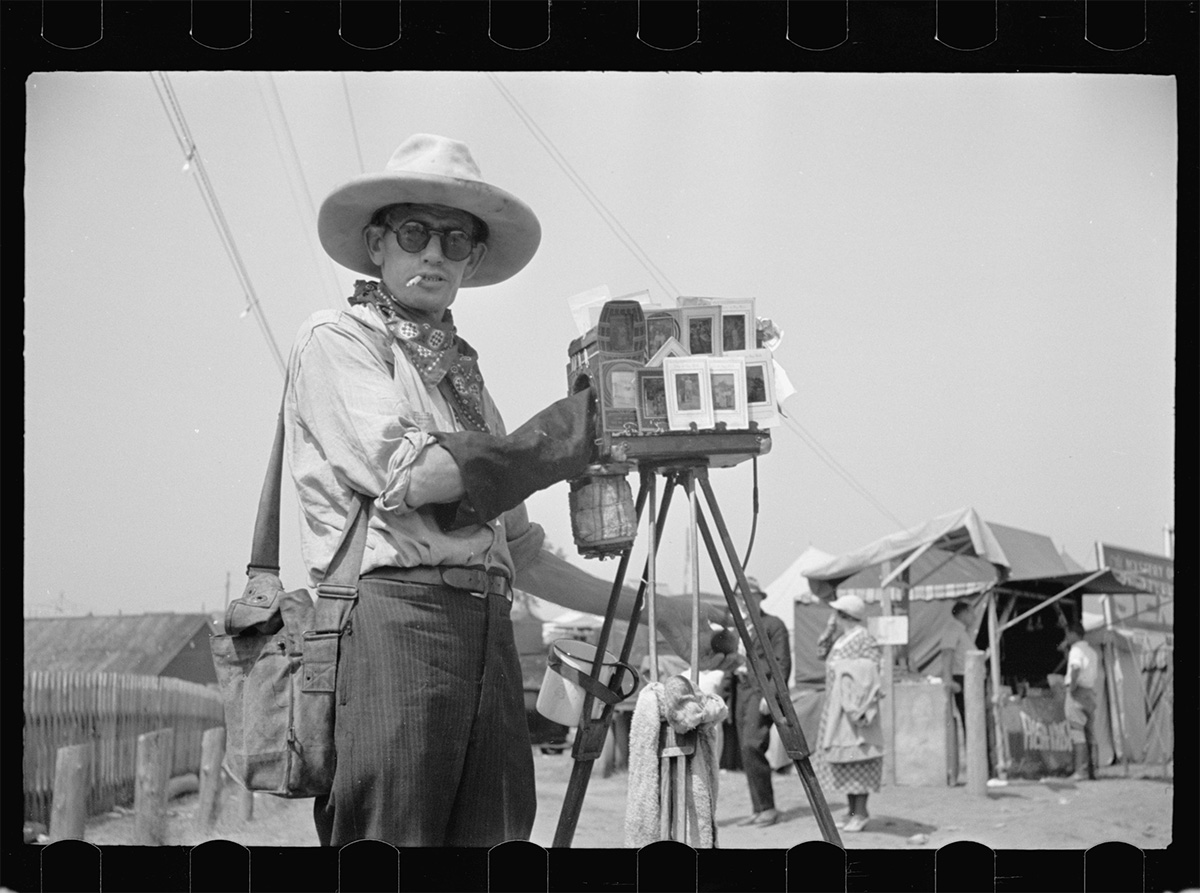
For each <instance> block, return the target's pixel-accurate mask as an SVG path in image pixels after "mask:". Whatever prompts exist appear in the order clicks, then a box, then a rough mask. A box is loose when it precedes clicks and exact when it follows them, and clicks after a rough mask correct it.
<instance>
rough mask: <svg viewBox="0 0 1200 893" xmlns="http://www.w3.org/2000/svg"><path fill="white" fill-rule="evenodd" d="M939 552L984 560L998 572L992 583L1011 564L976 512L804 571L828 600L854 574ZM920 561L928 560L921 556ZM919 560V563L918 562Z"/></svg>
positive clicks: (928, 524) (880, 541)
mask: <svg viewBox="0 0 1200 893" xmlns="http://www.w3.org/2000/svg"><path fill="white" fill-rule="evenodd" d="M930 549H937V550H940V551H943V552H947V553H950V554H951V555H955V554H957V555H959V556H968V557H975V558H979V559H983V561H985V562H986V563H987V565H991V566H992V567H993V568H995V570H994V571H993V572H992V575H991V576H992V579H997V578H1001V577H1004V576H1007V574H1008V568H1009V566H1010V562H1009V559H1008V556H1007V555H1006V554H1005V552H1004V549H1003V547H1001V545H1000V542H999V541H998V540H997V539H996V537H995V535H994V534H993V533H992V531H991V530H990V529H989V527H988V525H986V524H984V523H983V521H982V520H981V519H980V517H979V515H978V514H976V512H975V510H974V509H970V508H967V509H959V510H958V511H955V512H950V513H948V514H945V515H939V516H938V517H936V518H933V519H931V520H929V521H926V522H925V523H924V524H920V525H918V526H917V527H911V528H909V529H908V530H902V531H900V532H898V533H893V534H889V535H888V536H885V537H883V538H882V539H878V540H876V541H875V542H873V543H870V544H869V545H866V546H863V547H862V548H860V549H855V550H854V551H852V552H847V553H845V554H844V555H839V556H836V557H834V558H831V559H829V560H827V561H824V562H821V563H815V564H814V565H813V566H810V567H808V568H807V569H806V570H805V571H804V576H806V577H807V578H808V582H809V586H810V587H811V589H812V591H813V593H814V594H815V595H817V596H827V595H830V594H832V592H833V590H834V589H836V588H837V587H838V586H839V585H841V584H842V583H844V582H845V581H847V580H849V579H850V578H851V577H853V576H854V575H855V574H858V573H859V572H861V571H863V570H865V569H867V568H873V567H877V566H878V565H880V564H882V563H883V562H885V561H892V560H894V559H905V558H908V557H910V556H911V555H912V554H913V553H914V552H916V551H918V550H920V551H921V552H922V553H925V552H927V551H928V550H930ZM920 557H922V558H923V557H925V556H924V554H922V555H921V556H920ZM918 560H920V559H919V558H918Z"/></svg>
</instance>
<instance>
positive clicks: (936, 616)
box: [795, 509, 1131, 773]
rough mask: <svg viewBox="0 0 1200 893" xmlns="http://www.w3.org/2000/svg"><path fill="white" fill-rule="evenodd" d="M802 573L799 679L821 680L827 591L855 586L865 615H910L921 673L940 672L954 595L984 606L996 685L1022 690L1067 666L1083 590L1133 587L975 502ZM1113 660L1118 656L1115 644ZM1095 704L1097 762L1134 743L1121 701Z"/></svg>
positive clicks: (912, 664) (982, 633)
mask: <svg viewBox="0 0 1200 893" xmlns="http://www.w3.org/2000/svg"><path fill="white" fill-rule="evenodd" d="M1072 565H1074V566H1072ZM805 575H806V577H807V578H808V580H809V585H810V587H811V590H812V593H813V594H811V595H810V596H808V597H807V598H804V597H803V596H802V597H801V599H800V602H799V603H798V606H797V610H796V622H795V630H796V642H797V659H796V664H797V669H796V683H797V685H799V686H803V685H811V686H820V685H822V684H823V675H824V668H823V665H822V664H821V662H820V661H819V660H817V658H816V655H815V646H814V644H813V643H815V640H816V637H817V636H818V635H819V633H820V630H821V628H823V626H824V623H825V620H826V619H827V617H828V608H827V607H825V603H824V601H823V600H822V599H823V598H829V597H832V596H833V595H834V594H841V593H846V592H854V593H855V594H857V595H859V596H860V597H862V598H863V599H864V601H866V602H867V604H868V613H869V614H874V615H878V614H880V613H890V612H891V611H890V610H888V609H891V608H893V607H894V610H895V611H897V612H899V613H903V614H906V615H907V617H908V644H907V646H906V647H905V648H903V649H901V651H900V658H901V660H900V664H901V666H902V669H905V670H907V671H909V672H912V673H915V674H929V675H938V674H939V672H940V650H941V643H942V640H943V635H944V633H945V631H946V629H947V627H948V624H950V623H953V622H955V621H953V620H952V615H951V613H950V609H951V607H952V605H953V603H954V602H955V601H958V600H963V601H967V602H970V603H972V604H974V605H976V606H980V607H983V608H984V609H985V610H984V611H980V610H976V611H975V612H973V613H974V620H975V626H974V628H973V629H972V630H971V633H972V634H973V635H974V636H975V637H976V642H977V645H978V646H979V647H980V648H981V649H982V650H985V651H987V652H988V654H989V669H990V677H991V678H990V683H991V689H992V691H993V692H1000V691H1002V690H1003V688H1002V687H1004V686H1007V688H1008V689H1010V690H1017V691H1019V692H1021V693H1024V692H1025V691H1027V690H1028V688H1029V686H1030V683H1031V682H1032V683H1033V684H1034V685H1035V686H1036V685H1038V684H1042V685H1044V684H1045V681H1046V680H1047V679H1048V678H1049V677H1050V676H1052V675H1053V674H1055V673H1061V672H1062V666H1063V665H1064V664H1065V655H1063V654H1062V652H1061V651H1060V650H1059V649H1058V645H1059V643H1060V642H1061V640H1062V628H1061V623H1060V621H1061V620H1063V619H1076V618H1081V617H1082V606H1083V597H1084V595H1086V594H1093V595H1108V594H1113V593H1126V592H1129V591H1130V589H1129V586H1128V585H1127V584H1124V583H1122V582H1121V581H1120V580H1118V579H1117V578H1116V577H1115V576H1114V575H1113V574H1112V572H1111V571H1109V570H1108V569H1105V568H1102V569H1100V570H1097V571H1087V570H1084V569H1082V568H1080V567H1079V566H1078V565H1077V564H1075V563H1074V562H1072V564H1071V565H1069V564H1068V563H1067V562H1066V561H1065V560H1064V559H1063V556H1062V555H1061V554H1060V553H1059V551H1058V550H1057V549H1056V548H1055V547H1054V544H1053V543H1052V542H1051V540H1050V538H1049V537H1046V536H1044V535H1041V534H1036V533H1031V532H1029V531H1024V530H1020V529H1018V528H1013V527H1006V526H1004V525H1000V524H994V523H985V522H984V521H982V519H980V518H979V516H978V514H977V513H976V512H975V511H974V510H972V509H961V510H959V511H956V512H951V513H949V514H946V515H942V516H939V517H937V518H934V519H932V520H930V521H928V522H926V523H925V524H922V525H919V526H918V527H914V528H911V529H909V530H905V531H900V532H899V533H895V534H891V535H889V536H887V537H884V538H882V539H880V540H878V541H876V542H874V543H871V544H869V545H867V546H865V547H863V548H860V549H857V550H854V551H853V552H850V553H846V554H844V555H840V556H836V557H834V558H832V559H830V560H828V561H825V562H822V563H820V564H816V565H814V566H810V567H809V568H807V570H806V574H805ZM889 603H892V604H889ZM802 606H807V607H802ZM985 614H986V622H985ZM1110 662H1112V663H1115V662H1116V657H1115V652H1114V656H1113V657H1110ZM1110 677H1111V674H1110ZM1114 693H1115V689H1114ZM1107 694H1108V690H1107V689H1106V691H1105V696H1106V697H1107ZM992 706H993V710H992V731H993V732H994V738H996V739H998V740H1000V741H1001V742H1002V744H1001V747H1000V752H999V753H998V760H999V768H1000V771H1001V773H1003V771H1004V769H1005V768H1006V765H1007V758H1006V755H1005V753H1004V748H1005V746H1006V745H1005V744H1004V743H1003V742H1004V741H1005V740H1006V739H1007V738H1008V737H1009V736H1010V734H1009V733H1007V732H1004V730H1003V728H1002V722H1001V715H1000V710H998V709H996V707H997V702H996V701H995V700H993V702H992ZM1098 712H1105V713H1106V715H1111V717H1112V719H1113V720H1114V722H1112V723H1110V724H1109V727H1108V728H1105V729H1104V735H1105V736H1107V737H1108V742H1107V745H1106V744H1105V743H1104V739H1103V738H1102V739H1101V747H1100V751H1101V760H1102V761H1104V760H1105V759H1106V758H1107V759H1108V760H1111V757H1112V755H1113V754H1114V753H1116V752H1119V751H1122V750H1124V751H1128V750H1130V748H1129V746H1128V741H1126V740H1125V736H1126V735H1127V734H1128V731H1127V730H1126V729H1123V728H1121V727H1120V726H1121V723H1120V717H1119V714H1120V709H1119V708H1117V707H1114V709H1111V710H1110V709H1109V704H1108V702H1107V700H1105V702H1104V704H1103V706H1102V707H1101V709H1100V710H1099V711H1098ZM1127 725H1131V724H1127Z"/></svg>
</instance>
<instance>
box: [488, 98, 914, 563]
mask: <svg viewBox="0 0 1200 893" xmlns="http://www.w3.org/2000/svg"><path fill="white" fill-rule="evenodd" d="M488 77H489V79H490V80H491V82H492V84H493V85H494V86H495V87H496V89H497V91H499V93H500V95H501V96H502V97H503V98H504V100H505V102H507V103H508V105H509V106H510V107H511V108H512V110H513V112H514V113H515V114H516V116H517V118H518V119H519V120H520V121H521V123H522V124H524V125H525V127H526V129H527V130H528V131H529V132H530V133H531V134H532V135H533V138H534V139H535V140H537V142H538V143H539V144H540V145H541V146H542V148H543V149H545V150H546V152H547V154H549V156H550V158H551V159H552V160H553V161H554V163H555V164H556V165H558V167H559V169H561V170H562V171H563V173H564V174H566V175H567V178H568V179H569V180H570V181H571V183H572V184H573V185H574V186H575V188H576V189H578V190H579V192H580V193H581V194H582V195H583V197H584V199H586V200H587V202H588V204H590V205H591V206H592V208H593V209H594V210H595V211H596V213H597V214H599V215H600V218H601V220H602V221H603V222H604V223H605V225H606V226H608V228H609V230H611V231H612V233H613V235H615V236H616V237H617V240H618V241H619V242H621V244H622V245H624V246H625V247H626V248H627V249H628V250H629V252H630V253H631V254H632V255H633V256H634V259H635V260H637V261H638V263H640V264H641V265H642V266H643V267H644V268H645V269H646V271H647V272H649V273H650V275H651V277H652V278H654V280H655V281H656V282H657V283H658V284H659V286H660V287H662V288H663V289H664V290H665V291H667V292H668V294H673V295H676V296H677V295H678V294H679V290H678V289H676V288H675V286H674V285H673V284H671V281H670V279H669V277H668V276H667V275H666V273H664V272H663V271H662V270H661V269H659V267H658V265H657V264H655V263H654V261H653V259H652V258H651V257H650V255H649V254H648V253H647V252H646V251H645V250H644V249H643V248H642V247H641V245H639V244H638V243H637V240H636V239H634V237H633V236H632V235H631V234H630V233H629V231H628V230H627V229H626V228H625V226H624V225H623V224H622V223H621V221H620V220H619V219H618V218H617V216H616V215H615V214H613V213H612V211H610V210H609V209H608V207H607V206H606V205H605V204H604V202H603V201H601V199H600V198H599V196H597V195H596V194H595V192H593V191H592V189H591V187H590V186H588V184H587V182H586V181H585V180H584V178H583V177H582V176H581V175H580V174H579V172H578V171H576V170H575V168H574V167H573V166H572V165H571V163H570V162H569V161H568V160H567V158H566V156H565V155H563V153H562V152H561V151H559V149H558V147H557V146H555V145H554V142H553V140H551V139H550V137H549V136H547V135H546V133H545V132H544V131H543V130H542V128H541V127H540V126H539V125H538V123H537V122H536V121H535V120H534V118H533V116H532V115H531V114H530V113H529V112H527V111H526V110H525V108H524V107H523V106H522V105H521V103H520V102H519V101H518V100H517V98H516V97H515V96H514V95H513V94H512V92H511V91H510V90H509V89H508V88H507V87H506V86H505V85H504V84H503V83H502V82H501V81H500V79H499V78H498V77H496V76H495V75H494V74H489V75H488ZM780 415H781V417H782V418H783V419H784V422H785V423H786V424H787V425H788V426H789V427H790V428H791V429H792V430H793V431H794V432H795V433H796V434H797V435H798V436H799V437H800V439H801V440H802V441H803V442H804V443H805V445H807V446H808V447H809V449H811V450H812V451H813V453H815V454H816V456H817V458H818V459H820V460H821V461H822V462H824V463H825V464H826V465H828V466H829V468H830V469H831V470H833V472H834V473H835V474H837V475H838V476H839V477H840V478H841V479H842V480H843V481H845V482H846V483H847V484H848V485H849V486H850V487H851V489H853V490H854V491H855V492H856V493H858V495H859V496H861V497H862V498H863V499H865V500H866V501H867V502H868V503H869V504H870V505H871V506H872V507H873V508H874V509H875V510H876V511H879V512H880V513H882V514H883V515H884V517H886V518H888V519H889V520H891V521H892V522H894V523H895V524H897V525H898V526H900V527H903V526H904V522H903V521H901V520H900V519H899V518H897V517H896V516H895V515H894V514H892V512H890V511H888V509H887V507H886V506H885V505H883V503H882V502H880V501H879V500H878V499H877V498H876V497H875V495H874V494H873V493H871V491H870V490H868V489H867V488H866V487H864V486H863V485H862V484H861V483H859V482H858V480H857V479H855V477H854V475H852V474H851V473H850V472H849V471H848V470H846V468H845V467H844V466H843V465H842V464H841V463H840V462H838V461H837V459H836V458H835V457H834V456H833V454H832V453H830V452H829V451H828V450H827V449H825V447H824V446H822V445H821V443H820V442H819V441H818V440H817V439H816V438H815V437H814V436H813V435H812V434H811V433H810V432H808V431H806V430H805V429H804V427H803V426H802V425H800V423H799V422H797V421H796V420H795V419H793V418H792V417H791V416H787V415H783V414H782V413H781V414H780ZM755 496H756V499H757V493H756V494H755ZM753 542H754V540H753V535H752V536H751V540H750V543H749V545H747V548H746V555H745V558H744V559H743V566H745V564H746V563H747V562H748V561H749V558H750V549H751V548H752V546H753Z"/></svg>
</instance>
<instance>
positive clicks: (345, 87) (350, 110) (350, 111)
mask: <svg viewBox="0 0 1200 893" xmlns="http://www.w3.org/2000/svg"><path fill="white" fill-rule="evenodd" d="M342 94H343V95H344V96H345V97H346V114H347V115H349V116H350V134H351V136H353V137H354V151H355V152H357V153H358V170H359V173H363V174H365V173H366V172H367V165H366V164H365V163H364V162H363V154H362V145H361V144H360V143H359V140H358V127H356V126H355V124H354V106H353V105H351V104H350V85H349V84H348V83H346V72H344V71H343V72H342Z"/></svg>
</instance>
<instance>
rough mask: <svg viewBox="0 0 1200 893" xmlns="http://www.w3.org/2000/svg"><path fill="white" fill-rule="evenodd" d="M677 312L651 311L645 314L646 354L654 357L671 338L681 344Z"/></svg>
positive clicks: (681, 331) (681, 330)
mask: <svg viewBox="0 0 1200 893" xmlns="http://www.w3.org/2000/svg"><path fill="white" fill-rule="evenodd" d="M679 319H680V314H679V311H678V310H651V311H649V312H648V313H647V314H646V353H647V354H649V355H650V356H654V355H655V354H656V353H657V352H658V350H659V349H660V348H661V347H662V346H663V345H664V344H666V343H667V341H668V340H669V339H671V338H674V339H675V340H676V341H679V342H681V343H682V341H683V329H681V328H680V325H679Z"/></svg>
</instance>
